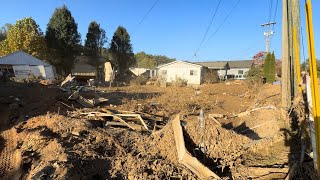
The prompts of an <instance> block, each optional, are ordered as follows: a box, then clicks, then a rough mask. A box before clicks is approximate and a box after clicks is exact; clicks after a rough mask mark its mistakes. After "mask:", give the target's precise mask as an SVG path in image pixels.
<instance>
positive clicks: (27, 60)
mask: <svg viewBox="0 0 320 180" xmlns="http://www.w3.org/2000/svg"><path fill="white" fill-rule="evenodd" d="M0 65H29V66H41V65H42V66H50V64H48V63H46V62H44V61H41V60H40V59H38V58H35V57H33V56H31V55H29V54H28V53H26V52H23V51H17V52H14V53H12V54H9V55H6V56H3V57H0Z"/></svg>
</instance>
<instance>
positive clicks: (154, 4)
mask: <svg viewBox="0 0 320 180" xmlns="http://www.w3.org/2000/svg"><path fill="white" fill-rule="evenodd" d="M158 1H159V0H156V1H155V2H154V3H153V5H152V6H151V8H150V9H149V11H148V12H147V13H146V14H145V15H144V16H143V18H142V19H141V21H140V22H139V24H138V25H140V24H141V23H142V22H143V21H144V19H145V18H146V17H147V16H148V14H149V13H150V12H151V11H152V9H153V8H154V7H155V6H156V4H157V3H158Z"/></svg>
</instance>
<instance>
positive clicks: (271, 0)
mask: <svg viewBox="0 0 320 180" xmlns="http://www.w3.org/2000/svg"><path fill="white" fill-rule="evenodd" d="M269 1H270V5H269V19H268V22H270V21H271V14H272V4H273V3H272V2H273V0H269Z"/></svg>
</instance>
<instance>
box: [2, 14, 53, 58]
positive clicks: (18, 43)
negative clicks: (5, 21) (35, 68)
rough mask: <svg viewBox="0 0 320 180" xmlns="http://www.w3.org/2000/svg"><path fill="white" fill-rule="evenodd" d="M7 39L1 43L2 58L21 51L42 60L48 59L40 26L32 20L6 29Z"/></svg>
mask: <svg viewBox="0 0 320 180" xmlns="http://www.w3.org/2000/svg"><path fill="white" fill-rule="evenodd" d="M4 29H5V30H4V31H7V32H6V38H5V40H3V41H2V42H1V43H0V56H3V55H7V54H10V53H13V52H16V51H19V50H23V51H25V52H27V53H28V54H30V55H32V56H35V57H38V58H40V59H45V58H46V50H47V49H46V43H45V39H44V36H43V33H42V31H41V29H40V28H39V25H37V23H36V22H35V21H34V20H33V19H32V18H31V17H29V18H24V19H21V20H18V21H17V22H16V23H15V24H14V25H12V26H11V27H10V25H7V27H6V28H4Z"/></svg>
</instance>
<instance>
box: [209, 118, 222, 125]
mask: <svg viewBox="0 0 320 180" xmlns="http://www.w3.org/2000/svg"><path fill="white" fill-rule="evenodd" d="M211 119H212V120H213V121H214V122H215V123H217V124H218V125H219V126H221V123H220V122H219V121H218V120H217V119H216V118H214V117H212V116H211Z"/></svg>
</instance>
